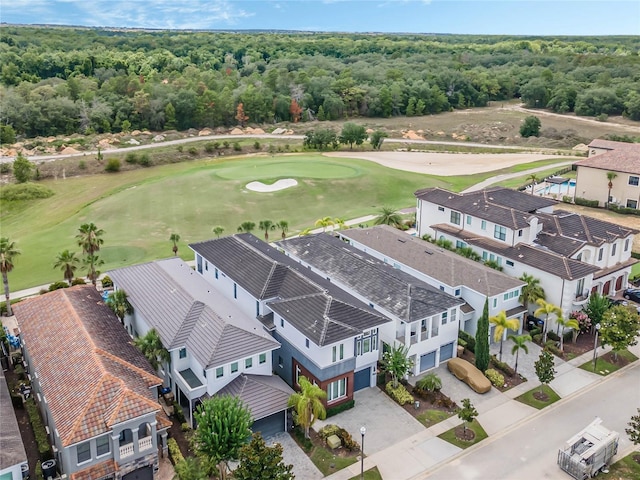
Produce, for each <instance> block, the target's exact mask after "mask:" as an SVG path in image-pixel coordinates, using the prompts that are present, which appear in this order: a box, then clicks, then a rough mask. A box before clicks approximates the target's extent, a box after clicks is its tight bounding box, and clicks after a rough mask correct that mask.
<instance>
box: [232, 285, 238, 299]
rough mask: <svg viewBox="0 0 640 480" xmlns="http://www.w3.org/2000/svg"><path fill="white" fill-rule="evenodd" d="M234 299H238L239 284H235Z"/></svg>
mask: <svg viewBox="0 0 640 480" xmlns="http://www.w3.org/2000/svg"><path fill="white" fill-rule="evenodd" d="M233 298H238V284H237V283H234V284H233Z"/></svg>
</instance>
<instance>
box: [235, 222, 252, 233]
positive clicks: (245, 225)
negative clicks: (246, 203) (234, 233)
mask: <svg viewBox="0 0 640 480" xmlns="http://www.w3.org/2000/svg"><path fill="white" fill-rule="evenodd" d="M255 229H256V224H255V223H253V222H242V223H241V224H240V226H239V227H238V231H239V232H244V233H251V232H253V231H254V230H255Z"/></svg>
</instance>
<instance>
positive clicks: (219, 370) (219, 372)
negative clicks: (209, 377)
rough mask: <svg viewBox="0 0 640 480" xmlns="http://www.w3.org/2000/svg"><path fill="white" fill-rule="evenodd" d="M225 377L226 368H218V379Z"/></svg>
mask: <svg viewBox="0 0 640 480" xmlns="http://www.w3.org/2000/svg"><path fill="white" fill-rule="evenodd" d="M223 375H224V367H218V368H216V378H220V377H222V376H223Z"/></svg>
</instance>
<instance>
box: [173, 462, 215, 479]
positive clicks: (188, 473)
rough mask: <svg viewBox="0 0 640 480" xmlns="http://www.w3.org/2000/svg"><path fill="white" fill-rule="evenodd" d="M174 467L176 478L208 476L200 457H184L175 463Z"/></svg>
mask: <svg viewBox="0 0 640 480" xmlns="http://www.w3.org/2000/svg"><path fill="white" fill-rule="evenodd" d="M175 469H176V474H177V476H178V477H177V478H178V480H209V478H210V476H209V473H208V472H207V467H206V465H205V462H204V461H203V459H202V458H198V457H186V458H185V459H184V460H182V461H180V462H178V463H177V464H176V466H175ZM174 478H175V477H174Z"/></svg>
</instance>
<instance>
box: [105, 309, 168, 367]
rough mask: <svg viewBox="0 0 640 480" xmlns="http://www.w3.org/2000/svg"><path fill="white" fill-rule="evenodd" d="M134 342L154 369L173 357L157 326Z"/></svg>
mask: <svg viewBox="0 0 640 480" xmlns="http://www.w3.org/2000/svg"><path fill="white" fill-rule="evenodd" d="M125 300H126V297H125ZM112 308H113V307H112ZM123 318H124V316H123ZM133 344H134V345H135V346H136V347H138V349H139V350H140V351H141V352H142V354H143V355H144V356H145V358H146V359H147V360H149V363H150V364H151V366H152V367H153V369H154V370H158V367H160V364H164V363H167V362H169V360H170V359H171V355H170V354H169V351H168V350H167V349H166V348H164V346H163V345H162V340H161V339H160V334H158V331H157V330H156V329H155V328H152V329H151V330H149V331H148V332H147V333H146V334H145V335H143V336H142V337H138V338H136V339H134V340H133Z"/></svg>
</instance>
